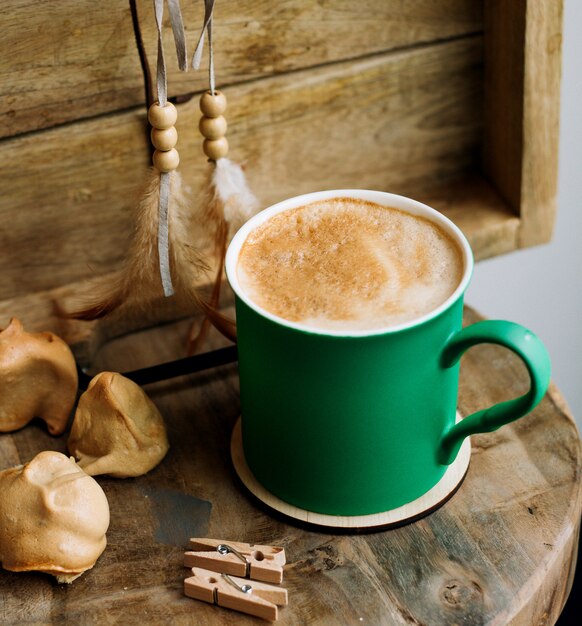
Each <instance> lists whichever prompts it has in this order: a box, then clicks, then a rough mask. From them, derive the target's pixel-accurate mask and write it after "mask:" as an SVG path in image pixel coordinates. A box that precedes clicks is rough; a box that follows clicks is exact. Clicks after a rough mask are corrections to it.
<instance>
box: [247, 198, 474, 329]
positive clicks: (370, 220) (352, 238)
mask: <svg viewBox="0 0 582 626" xmlns="http://www.w3.org/2000/svg"><path fill="white" fill-rule="evenodd" d="M237 273H238V279H239V281H240V285H241V287H242V289H243V290H244V291H245V293H246V294H247V295H248V297H249V298H250V299H251V300H253V301H254V302H255V303H256V304H258V305H259V306H260V307H262V308H264V309H265V310H267V311H269V312H270V313H272V314H274V315H277V316H280V317H282V318H284V319H286V320H289V321H292V322H300V323H302V324H305V325H307V326H310V327H314V328H319V329H336V330H367V329H375V328H382V327H388V326H393V325H395V324H401V323H403V322H407V321H410V320H413V319H415V318H417V317H420V316H422V315H425V314H427V313H429V312H430V311H432V310H433V309H435V308H436V307H438V306H439V305H441V304H442V303H443V302H444V301H445V300H447V298H449V296H450V295H451V294H452V293H453V292H454V291H455V289H456V288H457V287H458V286H459V284H460V282H461V278H462V275H463V258H462V254H461V250H460V248H459V246H458V245H457V244H456V243H455V242H454V241H453V239H452V238H451V237H450V236H449V235H448V234H447V233H446V232H445V231H444V230H443V229H442V228H440V226H439V225H438V224H436V223H434V222H431V221H429V220H428V219H426V218H424V217H421V216H418V215H411V214H409V213H406V212H404V211H402V210H400V209H396V208H394V207H389V206H382V205H380V204H377V203H375V202H370V201H365V200H360V199H357V198H347V197H346V198H332V199H330V200H320V201H317V202H312V203H310V204H307V205H304V206H300V207H297V208H294V209H290V210H287V211H283V212H282V213H279V214H277V215H275V216H274V217H273V218H271V219H270V220H269V221H267V222H265V223H263V224H261V225H260V226H259V227H258V228H256V229H255V230H253V231H252V232H251V233H250V234H249V236H248V237H247V239H246V240H245V242H244V245H243V247H242V249H241V253H240V256H239V260H238V266H237Z"/></svg>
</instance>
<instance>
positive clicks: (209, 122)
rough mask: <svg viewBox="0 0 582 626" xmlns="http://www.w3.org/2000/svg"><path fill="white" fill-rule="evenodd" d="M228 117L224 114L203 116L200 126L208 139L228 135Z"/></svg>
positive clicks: (202, 133)
mask: <svg viewBox="0 0 582 626" xmlns="http://www.w3.org/2000/svg"><path fill="white" fill-rule="evenodd" d="M226 126H227V124H226V118H225V117H224V116H222V115H219V116H218V117H201V118H200V124H198V128H199V129H200V133H201V135H202V136H203V137H206V139H220V137H224V135H226Z"/></svg>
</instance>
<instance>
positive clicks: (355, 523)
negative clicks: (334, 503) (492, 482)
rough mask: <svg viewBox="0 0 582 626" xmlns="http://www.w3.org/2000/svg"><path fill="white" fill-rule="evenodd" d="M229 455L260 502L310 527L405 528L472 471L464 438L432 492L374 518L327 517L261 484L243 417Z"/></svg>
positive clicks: (353, 516)
mask: <svg viewBox="0 0 582 626" xmlns="http://www.w3.org/2000/svg"><path fill="white" fill-rule="evenodd" d="M460 419H461V416H460V415H459V413H457V421H459V420H460ZM230 455H231V457H232V463H233V465H234V469H235V471H236V473H237V474H238V476H239V478H240V479H241V481H242V483H243V484H244V485H245V487H246V488H247V489H248V490H249V491H250V492H251V493H252V494H253V495H254V496H255V497H256V498H258V499H259V500H260V501H261V502H263V503H264V504H266V505H267V506H268V507H270V508H272V509H274V510H275V511H278V512H279V513H283V515H286V516H288V517H291V518H293V519H296V520H300V521H302V522H306V523H308V524H314V525H316V526H327V527H328V528H345V529H357V528H362V529H363V528H375V527H383V528H390V527H391V526H402V525H403V524H406V523H409V522H413V521H415V520H417V519H419V518H421V517H423V516H424V515H428V514H429V513H431V512H432V511H434V510H435V509H437V508H438V507H439V506H441V505H443V504H444V503H445V502H446V501H447V500H448V499H449V498H450V497H451V496H452V495H453V494H454V493H455V491H456V490H457V489H458V488H459V487H460V485H461V483H462V482H463V479H464V478H465V475H466V474H467V470H468V468H469V461H470V458H471V442H470V440H469V438H468V437H467V438H466V439H465V441H464V442H463V445H462V446H461V449H460V451H459V454H458V455H457V458H456V459H455V461H454V462H453V463H452V464H451V465H450V466H449V468H448V469H447V471H446V472H445V474H444V476H443V477H442V478H441V479H440V481H439V482H438V483H437V484H436V485H435V486H434V487H433V488H432V489H431V490H430V491H427V492H426V493H425V494H424V495H423V496H421V497H420V498H417V499H416V500H413V501H412V502H409V503H408V504H404V505H402V506H400V507H398V508H397V509H392V510H390V511H385V512H383V513H373V514H371V515H327V514H325V513H314V512H313V511H307V510H305V509H301V508H299V507H296V506H294V505H292V504H289V503H288V502H285V501H284V500H281V499H280V498H278V497H277V496H275V495H273V494H272V493H271V492H270V491H268V490H267V489H265V487H263V486H262V485H261V484H260V483H259V481H258V480H257V479H256V478H255V477H254V476H253V474H252V472H251V470H250V469H249V467H248V465H247V462H246V459H245V456H244V451H243V446H242V429H241V418H240V417H239V419H238V420H237V422H236V424H235V426H234V429H233V431H232V437H231V440H230Z"/></svg>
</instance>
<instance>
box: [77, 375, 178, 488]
mask: <svg viewBox="0 0 582 626" xmlns="http://www.w3.org/2000/svg"><path fill="white" fill-rule="evenodd" d="M67 446H68V448H69V452H70V453H71V454H73V455H74V456H75V457H76V458H77V459H78V463H79V465H80V466H81V467H82V468H83V469H84V470H85V472H87V474H89V475H91V476H97V475H99V474H109V475H110V476H117V477H118V478H126V477H128V476H141V475H142V474H145V473H146V472H149V471H150V470H151V469H152V468H154V467H155V466H156V465H157V464H158V463H159V462H160V461H161V460H162V459H163V458H164V456H165V455H166V452H167V451H168V448H169V447H170V446H169V443H168V437H167V434H166V428H165V426H164V420H163V418H162V416H161V415H160V412H159V411H158V409H157V408H156V405H155V404H154V403H153V402H152V401H151V400H150V399H149V398H148V397H147V395H146V394H145V393H144V392H143V391H142V389H141V387H139V386H138V385H136V384H135V383H134V382H133V381H131V380H129V378H125V377H124V376H122V375H121V374H116V373H114V372H101V373H100V374H97V376H95V378H93V380H92V381H91V382H90V383H89V387H88V388H87V391H85V393H84V394H83V395H82V396H81V398H80V400H79V405H78V407H77V411H76V413H75V419H74V420H73V425H72V427H71V434H70V436H69V441H68V443H67Z"/></svg>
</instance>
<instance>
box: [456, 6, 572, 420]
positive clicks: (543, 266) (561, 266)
mask: <svg viewBox="0 0 582 626" xmlns="http://www.w3.org/2000/svg"><path fill="white" fill-rule="evenodd" d="M564 5H565V6H564V30H563V33H564V38H563V66H562V94H561V119H560V153H559V155H560V156H559V158H560V161H559V182H558V217H557V223H556V228H555V231H554V238H553V240H552V242H551V243H550V244H548V245H545V246H541V247H538V248H532V249H527V250H521V251H519V252H515V253H513V254H510V255H507V256H504V257H500V258H496V259H490V260H487V261H482V262H481V263H478V264H477V266H476V268H475V273H474V277H473V281H472V283H471V286H470V287H469V290H468V292H467V297H466V302H467V303H468V304H469V305H471V306H474V307H475V308H476V309H477V310H478V311H480V312H481V313H483V315H485V316H487V317H489V318H498V319H504V318H505V319H510V320H513V321H515V322H519V323H520V324H523V325H524V326H527V327H528V328H529V329H530V330H532V331H533V332H534V333H536V334H537V335H538V336H539V337H540V338H541V339H542V340H543V341H544V343H545V344H546V346H547V348H548V350H549V352H550V356H551V357H552V366H553V378H554V381H555V382H556V384H557V385H558V387H559V388H560V390H561V391H562V393H563V395H564V397H565V398H566V401H567V402H568V404H569V405H570V408H571V409H572V412H573V414H574V416H575V417H576V420H577V423H578V427H579V429H581V430H582V36H581V33H582V2H581V1H580V0H565V3H564Z"/></svg>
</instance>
